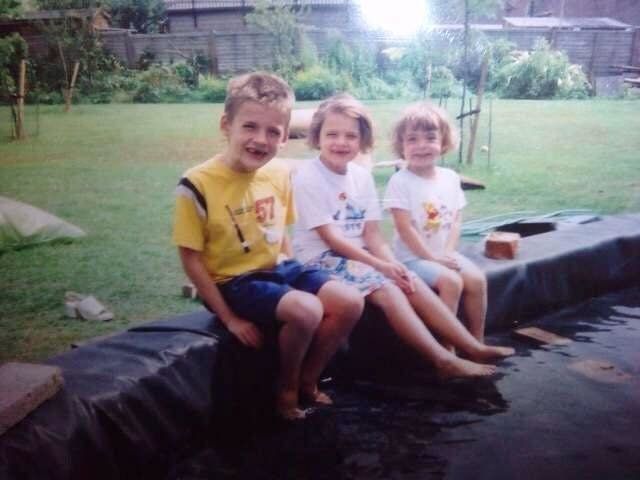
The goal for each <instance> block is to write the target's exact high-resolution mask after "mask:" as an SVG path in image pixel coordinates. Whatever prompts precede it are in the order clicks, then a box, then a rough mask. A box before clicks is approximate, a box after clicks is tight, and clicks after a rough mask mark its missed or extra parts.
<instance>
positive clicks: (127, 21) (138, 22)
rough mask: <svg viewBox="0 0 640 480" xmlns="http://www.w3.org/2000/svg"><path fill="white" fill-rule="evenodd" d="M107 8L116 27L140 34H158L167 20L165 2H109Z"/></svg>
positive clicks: (140, 0)
mask: <svg viewBox="0 0 640 480" xmlns="http://www.w3.org/2000/svg"><path fill="white" fill-rule="evenodd" d="M106 6H107V7H108V8H109V11H110V12H111V19H112V22H113V25H114V26H117V27H121V28H135V29H136V31H137V32H140V33H152V32H157V31H158V30H159V29H160V26H161V25H162V24H163V23H164V22H165V21H166V19H167V12H166V10H165V6H164V1H163V0H107V2H106Z"/></svg>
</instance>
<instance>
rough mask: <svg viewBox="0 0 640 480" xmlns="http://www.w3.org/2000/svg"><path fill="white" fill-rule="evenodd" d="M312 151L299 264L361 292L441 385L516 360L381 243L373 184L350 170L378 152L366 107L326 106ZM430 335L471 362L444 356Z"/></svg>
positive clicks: (305, 170)
mask: <svg viewBox="0 0 640 480" xmlns="http://www.w3.org/2000/svg"><path fill="white" fill-rule="evenodd" d="M309 144H310V146H312V147H313V148H316V149H319V150H320V155H319V157H318V158H316V159H314V160H310V161H308V162H307V163H306V164H305V165H304V166H303V167H301V168H300V169H298V172H297V174H296V175H295V177H294V179H293V189H294V196H295V202H296V206H297V209H298V214H299V219H298V222H297V223H296V225H295V228H294V251H295V255H296V257H297V258H298V259H299V260H300V261H302V262H306V263H307V264H309V265H314V266H317V267H321V268H325V269H327V270H329V271H330V272H331V273H332V274H333V275H335V276H337V277H338V278H340V279H341V280H342V281H344V282H345V283H348V284H351V285H354V286H356V287H357V288H358V289H359V290H360V291H361V293H362V295H363V296H364V297H365V298H366V300H367V301H370V302H371V303H373V304H374V305H376V306H377V307H379V308H380V309H382V311H383V312H384V314H385V317H386V318H387V320H388V321H389V323H390V325H391V327H392V328H393V329H394V331H395V332H396V333H397V334H398V335H399V336H400V338H402V339H403V340H404V341H405V342H406V343H407V344H408V345H409V346H411V347H412V348H414V349H415V350H416V351H417V352H418V353H420V354H421V355H422V356H423V357H424V358H425V359H426V360H427V361H429V362H431V363H432V364H433V365H435V367H436V369H437V370H438V373H439V374H440V375H441V376H442V377H454V376H483V375H490V374H492V373H493V372H494V371H495V367H494V366H492V365H486V364H484V363H476V362H483V361H486V360H489V359H491V358H495V357H504V356H507V355H511V354H512V353H513V349H510V348H504V347H494V346H488V345H484V344H483V343H482V342H480V341H479V340H478V339H476V338H475V337H473V336H472V335H471V334H470V333H469V331H467V329H466V328H465V327H464V326H463V325H462V324H461V323H460V322H459V321H458V319H457V318H456V317H455V316H454V315H453V313H452V312H451V311H450V310H449V309H448V308H447V306H446V305H445V304H444V303H443V302H442V301H441V300H440V299H439V298H438V297H437V296H436V295H435V294H434V293H433V291H431V289H430V288H429V287H428V286H427V285H425V284H424V282H422V280H420V279H418V278H415V276H414V275H410V274H409V271H408V270H407V268H406V267H405V266H404V265H403V264H401V263H399V262H398V261H396V259H395V258H394V256H393V254H392V252H391V249H390V248H389V247H388V245H387V244H386V243H385V241H384V239H383V237H382V234H381V232H380V230H379V228H378V222H379V220H380V219H381V213H380V208H379V205H378V198H377V194H376V190H375V185H374V182H373V178H372V176H371V174H370V173H369V171H368V170H366V169H365V168H363V167H361V166H359V165H357V164H355V163H354V162H351V160H353V159H354V158H355V157H356V156H357V155H358V154H359V153H361V152H362V153H365V152H366V151H368V150H369V149H370V148H371V147H372V145H373V132H372V124H371V120H370V118H369V116H368V115H367V113H366V111H365V110H364V107H363V106H362V104H360V103H359V102H358V101H357V100H355V99H354V98H353V97H351V96H349V95H344V94H342V95H337V96H334V97H331V98H329V99H328V100H326V101H324V102H323V103H322V104H320V106H319V107H318V110H317V111H316V112H315V114H314V115H313V119H312V121H311V127H310V130H309ZM429 329H432V330H433V331H434V333H435V334H436V335H438V336H439V337H441V338H442V339H443V341H445V342H447V344H450V345H452V346H453V347H455V348H456V349H457V350H458V351H460V352H462V353H464V354H465V355H466V356H467V358H469V359H470V360H467V359H463V358H460V357H457V356H456V355H455V353H454V352H453V351H451V350H449V349H446V348H444V347H443V346H442V345H441V344H440V343H438V341H437V340H436V339H435V338H434V336H433V335H432V334H431V332H430V331H429Z"/></svg>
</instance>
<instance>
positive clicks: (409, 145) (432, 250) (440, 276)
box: [384, 102, 487, 341]
mask: <svg viewBox="0 0 640 480" xmlns="http://www.w3.org/2000/svg"><path fill="white" fill-rule="evenodd" d="M392 142H393V149H394V150H395V153H396V154H397V155H398V156H399V157H401V158H402V159H404V160H405V161H406V162H407V167H406V168H405V169H403V170H400V171H398V172H396V173H395V174H394V175H393V176H392V177H391V179H390V180H389V183H388V185H387V191H386V194H385V199H384V203H385V207H386V208H388V209H390V210H391V213H392V215H393V221H394V224H395V227H396V235H395V236H394V240H393V250H394V253H395V255H396V257H397V258H398V260H400V261H401V262H403V263H404V265H406V266H407V267H408V268H409V269H410V270H412V271H413V272H415V273H416V274H418V276H419V277H420V278H421V279H422V280H423V281H424V282H425V283H426V284H428V285H429V286H431V287H433V288H434V289H435V290H436V291H437V292H438V293H439V295H440V298H441V299H442V301H443V302H444V303H445V304H446V305H447V306H448V307H449V308H450V309H451V311H452V312H453V313H454V314H455V313H456V311H457V309H458V302H459V301H460V297H461V295H462V302H463V308H464V313H465V316H466V319H467V322H468V327H469V331H470V332H471V334H472V335H473V336H474V337H475V338H476V339H478V340H479V341H482V340H483V338H484V323H485V316H486V311H487V282H486V279H485V275H484V273H483V272H482V271H481V270H480V269H479V268H478V267H476V266H475V265H474V264H473V263H472V262H471V261H470V260H469V259H467V258H465V257H463V256H462V255H461V254H460V253H458V252H456V248H457V245H458V241H459V240H460V226H461V223H462V216H461V213H460V210H461V209H462V207H464V206H465V204H466V200H465V196H464V193H463V192H462V188H461V185H460V177H459V176H458V174H456V173H455V172H454V171H453V170H450V169H448V168H442V167H439V166H437V162H438V161H439V159H440V156H441V155H444V154H445V153H447V152H449V151H450V150H452V149H453V148H455V142H456V132H455V129H454V127H453V126H452V125H451V123H450V121H449V120H448V118H447V115H446V113H445V112H444V111H443V110H441V109H440V108H438V107H436V106H434V105H431V104H430V103H427V102H423V103H418V104H415V105H413V106H411V107H409V108H408V109H406V110H405V111H404V113H403V115H402V117H401V118H400V120H399V121H398V123H397V124H396V126H395V128H394V130H393V139H392Z"/></svg>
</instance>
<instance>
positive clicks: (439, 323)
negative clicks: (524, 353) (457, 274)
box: [407, 278, 514, 361]
mask: <svg viewBox="0 0 640 480" xmlns="http://www.w3.org/2000/svg"><path fill="white" fill-rule="evenodd" d="M414 284H415V287H416V290H415V292H413V293H409V294H407V298H408V299H409V302H411V305H412V306H413V308H415V311H416V313H417V314H418V315H419V316H420V318H421V319H422V320H423V321H424V322H425V324H426V325H427V326H428V327H429V328H430V329H432V330H433V331H434V332H435V333H436V334H437V335H439V336H440V337H442V338H443V339H444V341H446V342H447V343H450V344H451V345H453V346H454V347H455V348H457V349H458V350H460V351H461V352H463V353H465V354H466V355H467V356H468V357H469V358H471V359H472V360H477V361H487V360H490V359H492V358H500V357H508V356H509V355H513V354H514V350H513V348H510V347H497V346H490V345H485V344H484V343H482V342H480V341H478V339H477V338H476V337H474V336H473V335H472V334H471V333H470V332H469V331H468V330H467V329H466V328H465V327H464V325H462V323H460V321H459V320H458V319H457V318H456V317H455V316H454V315H453V314H452V313H451V311H450V310H449V309H448V308H447V306H446V305H445V304H444V303H443V302H442V301H441V300H440V299H439V298H438V296H437V295H436V294H435V293H434V292H433V291H432V290H431V289H430V288H429V287H428V286H427V285H425V283H424V282H422V281H421V280H420V279H417V278H416V279H415V282H414Z"/></svg>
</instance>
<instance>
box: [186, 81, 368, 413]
mask: <svg viewBox="0 0 640 480" xmlns="http://www.w3.org/2000/svg"><path fill="white" fill-rule="evenodd" d="M293 102H294V95H293V92H292V90H291V88H290V87H289V86H288V85H287V84H286V82H284V80H282V79H281V78H279V77H277V76H275V75H271V74H268V73H262V72H256V73H251V74H246V75H242V76H239V77H235V78H233V79H231V80H230V81H229V85H228V87H227V98H226V101H225V106H224V113H223V115H222V118H221V119H220V128H221V131H222V132H223V134H224V135H225V136H226V138H227V141H228V144H227V147H226V149H225V150H224V151H223V152H222V153H220V154H219V155H216V156H214V157H213V158H212V159H210V160H208V161H206V162H204V163H202V164H200V165H198V166H196V167H194V168H192V169H190V170H188V171H187V172H186V173H185V174H184V176H183V178H182V179H181V180H180V182H179V184H178V187H177V190H176V193H177V195H176V197H177V198H176V212H175V222H174V229H173V241H174V243H175V244H176V245H177V246H178V250H179V254H180V259H181V261H182V265H183V267H184V270H185V272H186V274H187V276H188V277H189V279H190V280H191V281H192V282H193V284H194V285H195V287H196V288H197V290H198V294H199V295H200V296H201V298H202V300H203V302H204V304H205V305H206V306H207V308H209V309H210V310H212V311H214V312H215V313H216V314H217V316H218V317H219V319H220V320H221V321H222V323H224V325H225V326H226V327H227V328H228V329H229V331H230V332H231V333H232V334H233V335H234V336H235V337H236V338H237V339H238V340H239V341H240V342H241V343H242V344H243V345H245V346H247V347H252V348H259V347H260V346H261V345H262V343H263V334H264V330H265V329H268V328H270V327H272V326H275V327H276V328H278V347H279V355H280V371H279V372H278V385H277V393H276V410H277V413H278V414H279V415H280V416H282V417H283V418H285V419H288V420H289V419H298V418H304V416H305V411H304V410H302V409H301V408H300V403H301V402H304V401H306V402H310V403H319V404H330V403H331V399H330V398H329V397H328V396H327V395H326V394H325V393H323V392H321V391H319V390H318V386H317V385H318V379H319V377H320V375H321V373H322V370H323V369H324V367H325V366H326V365H327V363H328V361H329V360H330V358H331V357H332V356H333V354H334V353H335V351H336V350H337V348H338V346H339V345H340V343H341V342H342V341H343V340H344V339H345V338H346V336H347V335H348V334H349V332H350V331H351V329H352V328H353V326H354V325H355V323H356V321H357V320H358V319H359V318H360V315H361V313H362V309H363V301H362V298H361V296H360V295H359V293H358V292H357V291H356V290H355V289H353V288H351V287H347V286H345V285H343V284H341V283H338V282H336V281H334V280H331V278H330V277H329V276H328V275H327V274H326V273H325V272H323V271H321V270H318V269H313V268H307V267H304V266H303V265H301V264H300V263H298V262H297V261H295V260H291V259H287V260H284V261H282V262H280V263H278V259H279V258H281V257H282V254H285V256H288V255H290V244H289V240H288V237H287V234H286V226H287V225H290V224H291V223H292V222H293V221H294V220H295V214H294V210H293V202H292V197H291V186H290V183H289V172H288V171H287V169H286V168H284V167H280V166H277V165H274V164H269V165H267V164H268V162H269V161H270V160H271V159H272V158H273V157H274V156H275V155H276V153H277V152H278V149H279V148H280V147H281V146H282V145H284V143H285V141H286V139H287V137H288V131H289V120H290V117H291V108H292V106H293Z"/></svg>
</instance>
